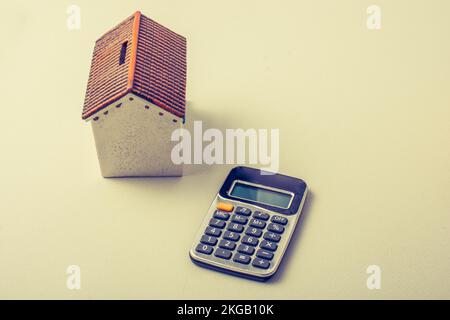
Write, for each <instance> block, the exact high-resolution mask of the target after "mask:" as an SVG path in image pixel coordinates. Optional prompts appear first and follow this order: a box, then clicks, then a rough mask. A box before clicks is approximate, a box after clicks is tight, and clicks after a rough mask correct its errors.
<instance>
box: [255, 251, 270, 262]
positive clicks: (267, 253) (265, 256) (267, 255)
mask: <svg viewBox="0 0 450 320" xmlns="http://www.w3.org/2000/svg"><path fill="white" fill-rule="evenodd" d="M256 256H257V257H258V258H262V259H266V260H272V259H273V253H272V252H270V251H267V250H263V249H259V250H258V251H256Z"/></svg>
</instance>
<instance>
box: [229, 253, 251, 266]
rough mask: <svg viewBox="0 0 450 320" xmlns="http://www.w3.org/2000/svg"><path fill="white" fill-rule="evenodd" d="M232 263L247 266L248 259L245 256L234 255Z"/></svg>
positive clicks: (240, 254)
mask: <svg viewBox="0 0 450 320" xmlns="http://www.w3.org/2000/svg"><path fill="white" fill-rule="evenodd" d="M233 261H234V262H238V263H242V264H249V263H250V257H249V256H246V255H245V254H242V253H236V254H235V255H234V258H233Z"/></svg>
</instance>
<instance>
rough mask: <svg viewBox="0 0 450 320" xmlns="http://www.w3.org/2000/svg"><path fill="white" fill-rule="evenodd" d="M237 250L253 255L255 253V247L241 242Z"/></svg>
mask: <svg viewBox="0 0 450 320" xmlns="http://www.w3.org/2000/svg"><path fill="white" fill-rule="evenodd" d="M237 251H238V252H240V253H245V254H248V255H250V256H251V255H252V254H253V252H255V248H253V247H251V246H248V245H245V244H240V245H239V247H238V249H237Z"/></svg>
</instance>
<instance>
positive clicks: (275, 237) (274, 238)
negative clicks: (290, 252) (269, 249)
mask: <svg viewBox="0 0 450 320" xmlns="http://www.w3.org/2000/svg"><path fill="white" fill-rule="evenodd" d="M263 238H264V239H266V240H269V241H274V242H278V241H280V239H281V236H280V235H279V234H276V233H273V232H266V233H264V236H263Z"/></svg>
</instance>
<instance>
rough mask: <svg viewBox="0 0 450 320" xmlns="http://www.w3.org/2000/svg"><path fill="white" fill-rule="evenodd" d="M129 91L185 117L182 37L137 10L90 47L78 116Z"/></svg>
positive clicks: (88, 112) (93, 110) (183, 39)
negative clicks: (80, 108)
mask: <svg viewBox="0 0 450 320" xmlns="http://www.w3.org/2000/svg"><path fill="white" fill-rule="evenodd" d="M130 92H132V93H134V94H136V95H138V96H140V97H142V98H143V99H146V100H148V101H149V102H151V103H153V104H155V105H157V106H159V107H161V108H163V109H165V110H166V111H168V112H170V113H172V114H174V115H176V116H178V117H181V118H184V115H185V104H186V98H185V94H186V39H185V38H184V37H182V36H180V35H178V34H176V33H174V32H173V31H170V30H169V29H167V28H165V27H163V26H162V25H160V24H158V23H156V22H155V21H153V20H151V19H149V18H147V17H145V16H144V15H141V13H140V12H139V11H138V12H136V13H135V14H134V15H132V16H131V17H129V18H127V19H126V20H125V21H123V22H122V23H120V24H119V25H118V26H116V27H115V28H114V29H112V30H110V31H109V32H108V33H106V34H105V35H104V36H102V37H101V38H100V39H98V40H97V42H96V43H95V48H94V53H93V56H92V63H91V71H90V74H89V80H88V86H87V90H86V98H85V102H84V107H83V114H82V118H83V119H87V118H89V117H90V116H92V115H93V114H95V113H97V112H98V111H99V110H101V109H103V108H105V107H106V106H107V105H109V104H111V103H112V102H114V101H116V100H118V99H120V98H121V97H123V96H124V95H126V94H127V93H130Z"/></svg>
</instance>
